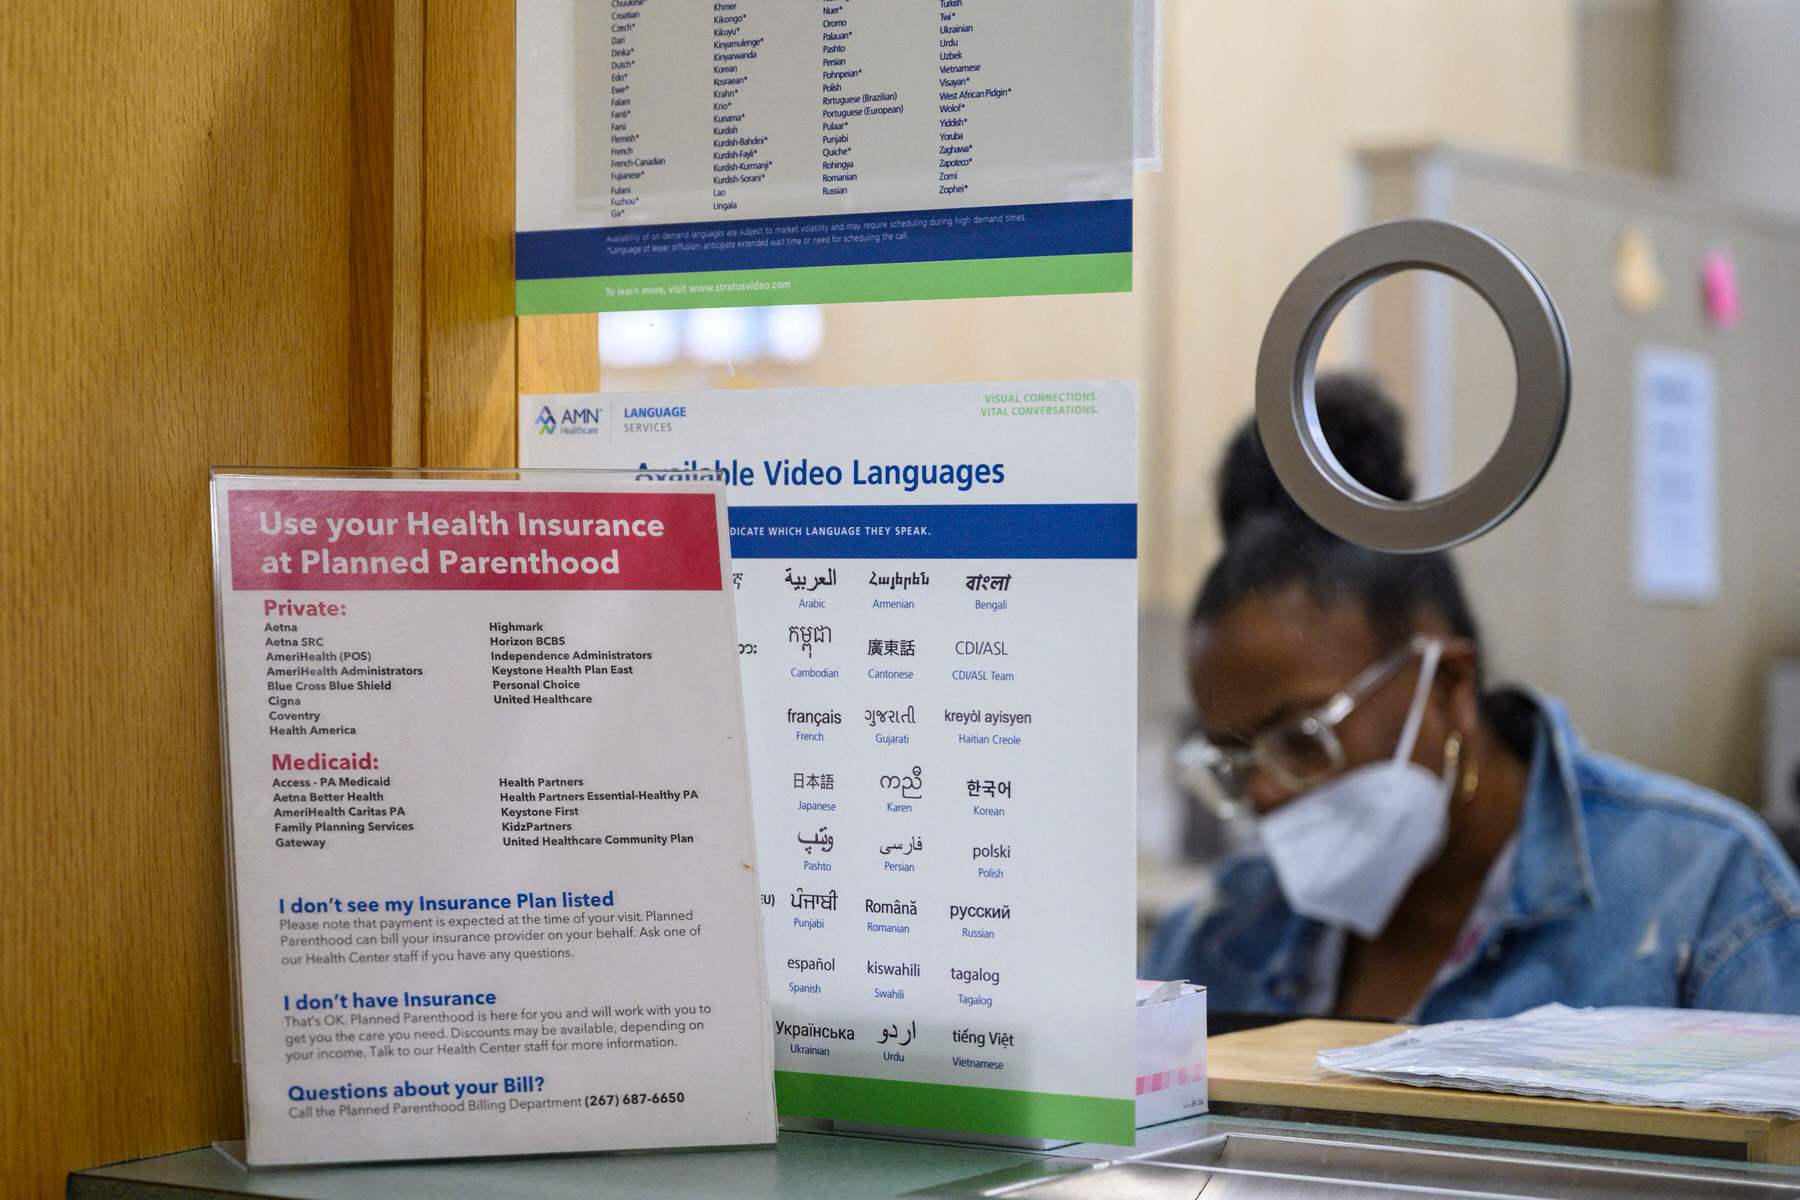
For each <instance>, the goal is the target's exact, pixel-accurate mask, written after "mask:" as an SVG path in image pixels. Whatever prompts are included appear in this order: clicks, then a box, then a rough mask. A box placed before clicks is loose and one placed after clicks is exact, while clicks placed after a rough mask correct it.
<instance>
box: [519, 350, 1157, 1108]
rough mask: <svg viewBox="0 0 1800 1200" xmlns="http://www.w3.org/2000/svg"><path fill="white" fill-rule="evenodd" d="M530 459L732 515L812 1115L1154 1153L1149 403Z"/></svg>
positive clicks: (534, 431)
mask: <svg viewBox="0 0 1800 1200" xmlns="http://www.w3.org/2000/svg"><path fill="white" fill-rule="evenodd" d="M519 444H520V447H521V454H520V456H521V459H522V461H524V462H525V463H527V464H529V465H537V466H561V467H574V466H584V467H612V468H632V469H635V470H637V471H638V472H639V474H640V475H641V476H643V477H645V478H680V477H683V476H688V477H692V476H693V475H695V474H696V473H699V474H704V475H706V476H708V477H717V478H719V479H722V480H724V481H725V483H726V485H727V496H728V498H729V502H730V522H731V530H730V532H731V548H732V560H733V571H734V574H733V579H732V587H733V589H734V592H733V594H734V596H735V598H736V601H737V611H738V641H739V646H738V650H739V661H740V663H741V664H742V668H743V681H744V697H745V706H746V713H747V721H748V736H749V739H750V767H751V780H752V792H753V795H754V798H755V804H756V816H757V838H758V855H759V859H758V861H759V862H760V863H761V864H762V871H763V885H764V886H763V893H764V894H763V904H764V906H765V908H764V912H765V914H766V917H765V922H764V929H765V939H766V943H767V953H768V976H769V983H770V988H771V999H770V1004H771V1007H772V1011H773V1015H774V1019H775V1029H774V1053H775V1069H776V1095H777V1101H778V1104H779V1106H780V1110H781V1111H782V1112H783V1113H787V1114H792V1115H797V1116H813V1117H828V1118H834V1119H837V1120H842V1121H861V1122H869V1123H876V1124H884V1125H895V1126H912V1127H926V1128H935V1129H952V1130H960V1131H964V1132H978V1133H991V1134H998V1135H1004V1136H1016V1137H1040V1138H1057V1137H1061V1138H1070V1139H1075V1140H1082V1141H1096V1142H1130V1141H1131V1140H1132V1131H1133V1124H1134V1120H1133V1116H1134V1110H1133V1104H1132V1095H1133V1085H1134V1080H1133V1072H1132V1063H1133V1061H1134V1055H1133V1038H1134V1033H1135V1024H1134V1010H1133V1001H1134V991H1133V967H1134V962H1133V957H1134V946H1135V930H1136V926H1135V900H1136V875H1135V863H1136V857H1135V833H1134V828H1135V822H1134V814H1135V807H1136V801H1135V796H1136V785H1135V780H1136V728H1137V724H1136V713H1137V701H1136V695H1137V688H1136V678H1137V673H1136V663H1137V658H1136V646H1137V623H1136V622H1137V617H1136V613H1137V603H1136V602H1137V561H1136V559H1137V506H1136V498H1137V470H1136V463H1137V452H1136V418H1135V404H1134V399H1133V396H1132V389H1131V387H1130V385H1128V384H1123V383H1116V382H1088V381H1083V382H1062V383H1047V384H1046V383H1021V384H970V385H953V386H935V387H895V388H846V389H816V390H792V391H761V392H758V391H741V390H739V391H723V392H705V393H681V394H679V395H675V394H667V393H664V394H657V395H630V394H624V393H617V394H614V393H607V394H603V395H589V396H566V397H559V396H525V397H521V398H520V432H519Z"/></svg>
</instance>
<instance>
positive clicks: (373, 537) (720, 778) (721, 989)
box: [213, 475, 775, 1165]
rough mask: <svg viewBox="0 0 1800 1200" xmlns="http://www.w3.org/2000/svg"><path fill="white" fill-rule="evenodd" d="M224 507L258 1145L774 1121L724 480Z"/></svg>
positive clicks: (412, 485) (230, 730)
mask: <svg viewBox="0 0 1800 1200" xmlns="http://www.w3.org/2000/svg"><path fill="white" fill-rule="evenodd" d="M213 506H214V508H213V511H214V538H215V564H216V571H217V577H218V582H217V587H218V592H217V603H218V627H219V656H220V668H221V679H222V684H223V686H222V692H221V696H222V707H223V709H224V723H225V733H226V737H225V747H226V755H225V758H226V763H225V766H226V780H227V783H228V795H229V807H228V810H227V815H228V820H229V829H230V833H229V836H230V842H231V846H232V849H233V870H232V890H233V898H234V902H235V921H234V931H235V937H236V943H237V945H236V951H237V979H238V984H239V1002H240V1018H241V1029H242V1055H243V1063H244V1090H245V1099H246V1104H245V1108H246V1112H247V1124H248V1155H249V1160H250V1161H251V1162H253V1163H256V1164H258V1165H264V1164H279V1163H300V1162H319V1161H354V1160H358V1159H393V1158H432V1157H451V1156H467V1155H485V1154H529V1153H546V1152H555V1151H578V1150H600V1149H619V1148H637V1147H653V1146H676V1145H683V1146H696V1145H729V1144H743V1143H752V1142H768V1141H771V1140H772V1139H773V1137H774V1131H775V1130H774V1121H775V1118H774V1101H773V1095H772V1089H771V1088H770V1086H769V1078H768V1072H769V1054H768V1034H767V1021H768V1008H767V1002H766V999H765V993H764V989H763V985H762V971H763V963H762V954H761V952H760V946H759V930H758V923H757V920H756V915H755V913H756V897H757V888H756V880H755V870H754V865H755V857H754V848H753V839H752V833H751V814H750V801H749V795H748V778H747V774H746V771H747V767H746V762H745V752H744V741H743V734H742V729H743V712H742V706H741V700H740V698H739V692H738V688H737V681H736V654H735V653H734V646H735V642H736V636H735V633H734V619H733V614H732V608H731V604H730V601H729V599H728V589H729V582H728V580H727V579H726V575H727V566H726V558H725V546H724V540H723V537H722V536H721V535H722V532H723V530H722V521H723V504H722V501H721V498H720V496H719V493H718V491H717V489H716V488H708V487H704V486H695V485H692V484H689V485H687V486H685V487H675V488H669V487H657V486H649V487H644V486H638V485H633V484H630V483H612V484H596V483H595V482H594V481H593V480H592V479H589V480H587V481H585V482H569V481H564V482H562V483H561V484H559V483H557V482H556V481H555V479H554V478H553V477H548V478H540V479H537V480H533V481H532V482H530V483H528V484H527V483H520V482H515V481H505V480H473V479H462V480H455V481H433V480H426V479H411V480H382V479H364V478H332V477H323V476H305V475H296V476H288V477H280V476H260V475H220V476H217V477H215V480H214V484H213Z"/></svg>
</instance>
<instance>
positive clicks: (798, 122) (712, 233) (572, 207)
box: [516, 0, 1134, 315]
mask: <svg viewBox="0 0 1800 1200" xmlns="http://www.w3.org/2000/svg"><path fill="white" fill-rule="evenodd" d="M1132 18H1133V10H1132V5H1131V4H1130V3H1129V2H1127V0H904V2H896V3H881V4H867V3H853V2H851V0H840V2H837V3H832V2H829V0H827V2H824V3H796V2H795V0H709V2H705V3H703V2H701V0H519V3H518V5H517V43H516V44H517V64H518V74H517V79H518V96H517V139H516V146H517V159H516V167H517V191H516V196H517V206H518V207H517V213H518V216H517V237H516V251H517V253H516V262H517V276H518V285H517V310H518V312H519V313H520V314H522V315H524V314H541V313H562V312H609V311H618V310H627V309H657V308H689V307H719V306H725V305H745V304H756V305H764V304H819V303H835V302H842V301H856V300H919V299H937V298H944V297H953V296H1003V295H1039V294H1050V293H1073V292H1109V291H1129V290H1130V288H1131V171H1132V144H1133V119H1134V117H1133V87H1132V83H1133V69H1134V68H1133V40H1132V39H1133V19H1132Z"/></svg>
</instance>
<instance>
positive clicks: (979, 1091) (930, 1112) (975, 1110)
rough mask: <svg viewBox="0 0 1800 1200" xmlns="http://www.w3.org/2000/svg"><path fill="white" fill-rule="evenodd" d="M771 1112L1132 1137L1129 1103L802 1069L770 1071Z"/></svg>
mask: <svg viewBox="0 0 1800 1200" xmlns="http://www.w3.org/2000/svg"><path fill="white" fill-rule="evenodd" d="M775 1108H776V1111H777V1112H779V1113H781V1115H782V1116H784V1117H818V1118H823V1119H826V1120H837V1121H861V1122H864V1123H866V1124H870V1125H898V1126H903V1127H906V1128H910V1129H943V1130H947V1131H955V1132H958V1133H987V1134H995V1135H999V1136H1004V1137H1029V1138H1068V1139H1070V1140H1072V1141H1077V1142H1104V1143H1106V1144H1107V1145H1125V1146H1129V1145H1131V1144H1132V1142H1133V1141H1134V1140H1135V1139H1136V1135H1137V1131H1136V1124H1137V1105H1136V1103H1135V1102H1134V1101H1131V1100H1107V1099H1103V1098H1101V1097H1098V1096H1064V1095H1058V1094H1056V1093H1052V1092H1013V1091H1008V1090H1006V1089H1004V1088H985V1087H962V1086H959V1085H956V1084H948V1083H912V1082H908V1081H905V1080H899V1079H856V1078H852V1077H850V1076H848V1075H814V1074H811V1073H810V1072H804V1071H777V1072H775Z"/></svg>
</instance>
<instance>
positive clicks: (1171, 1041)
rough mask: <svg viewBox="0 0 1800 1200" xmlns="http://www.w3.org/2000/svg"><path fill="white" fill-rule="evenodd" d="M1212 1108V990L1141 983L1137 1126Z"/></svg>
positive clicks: (1178, 985)
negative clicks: (1209, 1077)
mask: <svg viewBox="0 0 1800 1200" xmlns="http://www.w3.org/2000/svg"><path fill="white" fill-rule="evenodd" d="M1205 1111H1206V989H1205V988H1203V987H1197V986H1195V985H1194V984H1191V983H1173V982H1171V983H1166V984H1156V983H1145V982H1140V983H1139V984H1138V1009H1137V1127H1138V1128H1139V1129H1142V1128H1144V1127H1145V1126H1146V1125H1160V1124H1162V1123H1163V1122H1164V1121H1174V1120H1178V1119H1179V1118H1182V1117H1196V1116H1199V1115H1200V1114H1201V1113H1204V1112H1205Z"/></svg>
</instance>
